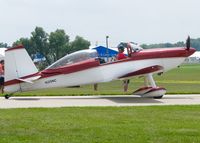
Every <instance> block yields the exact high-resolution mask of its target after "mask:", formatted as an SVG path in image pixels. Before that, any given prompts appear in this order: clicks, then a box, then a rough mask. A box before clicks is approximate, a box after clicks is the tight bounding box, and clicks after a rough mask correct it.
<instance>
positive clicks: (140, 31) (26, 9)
mask: <svg viewBox="0 0 200 143" xmlns="http://www.w3.org/2000/svg"><path fill="white" fill-rule="evenodd" d="M199 8H200V1H199V0H0V42H4V43H8V44H9V45H11V44H12V43H13V42H15V41H16V40H18V39H20V38H21V37H30V36H31V32H32V31H34V29H35V27H36V26H39V27H42V28H43V29H44V30H45V31H46V32H48V33H50V32H53V31H55V30H56V29H64V30H65V32H66V34H67V35H69V36H70V39H71V40H74V38H75V36H77V35H79V36H82V37H83V38H85V39H86V40H89V41H90V42H91V44H92V45H95V44H98V45H105V44H106V36H107V35H108V36H109V39H108V40H109V46H111V47H114V46H116V45H117V44H118V43H120V42H122V41H123V42H130V41H133V42H136V43H145V44H151V43H162V42H171V43H175V42H177V41H184V40H185V39H186V38H187V36H188V35H190V36H191V37H192V38H199V37H200V18H199V17H200V9H199Z"/></svg>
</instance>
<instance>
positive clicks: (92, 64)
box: [4, 37, 195, 99]
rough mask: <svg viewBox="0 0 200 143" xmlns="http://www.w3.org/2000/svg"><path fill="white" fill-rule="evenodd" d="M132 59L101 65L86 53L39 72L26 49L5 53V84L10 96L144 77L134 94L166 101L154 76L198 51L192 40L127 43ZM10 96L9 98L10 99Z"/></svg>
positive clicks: (64, 59) (14, 49)
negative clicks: (145, 45)
mask: <svg viewBox="0 0 200 143" xmlns="http://www.w3.org/2000/svg"><path fill="white" fill-rule="evenodd" d="M126 45H127V47H126V48H127V52H128V58H126V59H123V60H119V61H113V62H108V63H100V60H99V57H98V54H97V51H96V50H82V51H78V52H75V53H72V54H69V55H66V56H64V57H63V58H61V59H60V60H58V61H56V62H55V63H53V64H52V65H50V66H49V67H47V68H46V69H45V70H43V71H38V69H37V68H36V66H35V65H34V63H33V61H32V60H31V58H30V56H29V55H28V53H27V52H26V50H25V48H24V47H23V46H17V47H13V48H9V49H8V50H7V51H6V52H5V84H4V86H5V87H4V91H5V92H8V93H14V92H23V91H30V90H37V89H43V88H53V87H68V86H77V85H85V84H94V83H100V82H109V81H112V80H118V79H125V78H130V77H135V76H144V77H145V78H144V79H145V80H144V87H142V88H140V89H138V90H136V91H135V92H133V94H136V95H140V96H142V97H153V98H162V97H163V95H164V94H165V93H166V89H165V88H161V87H158V86H156V84H155V81H154V79H153V76H152V75H153V74H156V73H157V74H158V73H163V72H166V71H168V70H170V69H173V68H175V67H177V66H179V65H180V64H181V63H182V62H183V61H184V60H185V58H186V57H188V56H190V55H192V54H193V53H194V52H195V49H194V48H191V47H190V38H189V37H188V39H187V42H186V47H176V48H160V49H146V50H145V49H142V48H134V46H132V44H131V43H127V44H126ZM9 97H10V95H9V94H6V95H5V98H6V99H8V98H9Z"/></svg>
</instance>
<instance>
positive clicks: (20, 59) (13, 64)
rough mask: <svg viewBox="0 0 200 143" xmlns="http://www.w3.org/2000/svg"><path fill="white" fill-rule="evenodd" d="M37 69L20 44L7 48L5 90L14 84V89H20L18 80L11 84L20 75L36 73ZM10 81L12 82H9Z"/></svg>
mask: <svg viewBox="0 0 200 143" xmlns="http://www.w3.org/2000/svg"><path fill="white" fill-rule="evenodd" d="M37 72H38V69H37V68H36V66H35V64H34V63H33V61H32V60H31V58H30V56H29V55H28V53H27V51H26V50H25V48H24V47H23V46H22V45H21V46H17V47H13V48H9V49H7V50H6V52H5V91H6V87H7V88H8V91H10V90H9V85H15V90H16V91H18V90H19V89H20V85H19V82H16V84H13V82H15V81H16V80H17V81H18V79H20V78H21V77H24V76H27V75H30V74H34V73H37ZM11 83H12V84H11Z"/></svg>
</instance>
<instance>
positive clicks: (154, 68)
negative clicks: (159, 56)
mask: <svg viewBox="0 0 200 143" xmlns="http://www.w3.org/2000/svg"><path fill="white" fill-rule="evenodd" d="M160 70H163V67H162V66H159V65H154V66H150V67H146V68H143V69H139V70H137V71H134V72H131V73H128V74H126V75H123V76H121V77H119V78H127V77H131V76H137V75H143V74H148V73H153V72H157V71H160Z"/></svg>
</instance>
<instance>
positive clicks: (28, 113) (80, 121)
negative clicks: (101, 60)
mask: <svg viewBox="0 0 200 143" xmlns="http://www.w3.org/2000/svg"><path fill="white" fill-rule="evenodd" d="M199 109H200V106H149V107H85V108H78V107H77V108H35V109H5V110H4V109H0V113H1V116H0V128H1V130H0V143H11V142H12V143H27V142H28V143H36V142H37V143H41V142H45V143H46V142H48V143H62V142H63V143H79V142H80V143H133V142H134V143H138V142H141V143H143V142H149V143H198V142H200V112H199Z"/></svg>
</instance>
